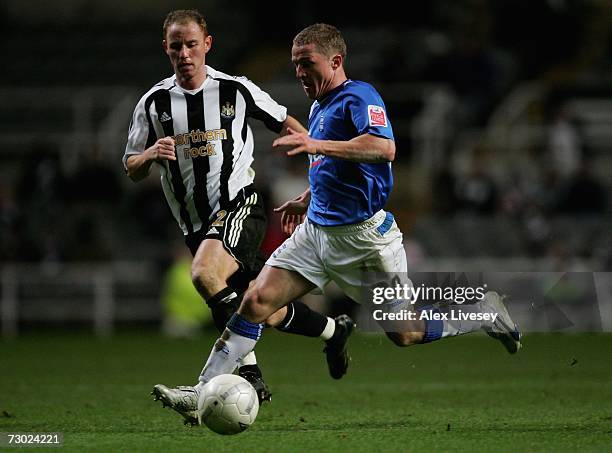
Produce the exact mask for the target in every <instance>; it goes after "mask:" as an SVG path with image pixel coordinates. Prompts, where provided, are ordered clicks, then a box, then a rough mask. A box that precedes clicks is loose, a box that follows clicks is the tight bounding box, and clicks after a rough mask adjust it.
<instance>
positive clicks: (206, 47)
mask: <svg viewBox="0 0 612 453" xmlns="http://www.w3.org/2000/svg"><path fill="white" fill-rule="evenodd" d="M211 47H212V36H211V35H207V36H206V38H204V52H205V53H208V51H209V50H210V48H211Z"/></svg>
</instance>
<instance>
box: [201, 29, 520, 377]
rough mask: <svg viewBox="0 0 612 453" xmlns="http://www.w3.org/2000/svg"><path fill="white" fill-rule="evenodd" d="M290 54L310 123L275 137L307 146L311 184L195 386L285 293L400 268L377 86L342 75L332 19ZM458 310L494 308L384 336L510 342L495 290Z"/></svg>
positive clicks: (229, 359) (410, 324)
mask: <svg viewBox="0 0 612 453" xmlns="http://www.w3.org/2000/svg"><path fill="white" fill-rule="evenodd" d="M291 54H292V61H293V64H294V65H295V71H296V76H297V78H298V80H299V81H300V83H301V84H302V87H303V89H304V91H305V92H306V95H307V96H308V97H309V98H310V99H313V100H314V102H313V105H312V108H311V111H310V116H309V120H308V127H309V133H308V134H306V133H302V132H298V131H292V130H290V129H289V130H288V134H287V135H285V136H284V137H280V138H278V139H276V140H275V142H274V146H276V147H281V148H284V149H288V151H287V154H288V155H290V156H292V155H296V154H300V153H306V154H308V157H309V162H310V168H309V182H310V188H309V189H308V190H307V191H306V192H304V194H302V195H301V196H300V197H298V198H297V199H295V200H292V201H289V202H287V203H285V204H284V205H282V206H281V207H279V208H278V209H277V211H278V212H281V213H282V220H281V221H282V223H283V228H284V229H285V231H287V232H292V233H293V234H292V235H291V237H290V238H289V239H287V240H286V241H285V242H284V243H283V244H282V245H281V246H280V247H279V248H278V249H277V250H276V251H275V252H274V253H273V254H272V256H271V257H270V258H269V259H268V261H267V262H266V266H265V267H264V269H263V270H262V271H261V273H260V274H259V276H258V277H257V279H256V280H255V283H254V284H253V285H252V286H251V288H250V289H249V290H248V291H247V293H246V295H245V297H244V299H243V301H242V304H241V306H240V308H239V310H238V312H237V313H236V314H235V315H234V316H233V317H232V318H231V319H230V321H229V322H228V323H227V327H226V329H225V331H224V333H223V334H222V336H221V338H219V340H217V342H216V343H215V346H214V348H213V350H212V352H211V354H210V357H209V359H208V362H207V363H206V365H205V367H204V369H203V370H202V373H201V375H200V378H199V380H200V384H198V386H199V387H200V388H202V387H203V385H204V384H205V383H206V382H208V381H209V380H210V379H211V378H213V377H214V376H217V375H219V374H224V373H231V372H232V371H233V370H234V368H235V366H236V363H237V360H240V358H241V357H243V356H244V355H245V354H247V353H248V352H249V351H251V350H252V349H253V348H254V347H255V344H256V343H257V340H258V339H259V337H260V335H261V332H262V328H263V324H262V323H263V322H264V321H265V319H266V318H267V317H268V316H269V315H270V314H271V313H273V312H274V311H276V310H278V309H279V308H281V307H283V306H284V305H286V304H287V303H289V302H290V301H291V300H294V299H296V298H298V297H300V296H302V295H304V294H306V293H308V292H310V291H311V290H313V289H315V288H317V287H318V288H320V289H322V288H324V287H325V286H326V285H327V284H328V283H329V282H330V281H334V282H335V283H337V284H338V286H339V287H340V288H341V289H342V290H343V291H344V292H345V293H346V294H347V295H348V296H350V297H351V298H352V299H354V300H356V301H358V302H366V301H364V300H362V299H363V298H364V292H363V291H362V285H363V272H364V271H377V272H386V273H406V272H407V265H406V254H405V251H404V248H403V245H402V233H401V232H400V230H399V228H398V227H397V224H396V223H395V220H394V218H393V215H392V214H391V213H390V212H385V211H384V206H385V203H386V201H387V198H388V197H389V193H390V192H391V188H392V186H393V175H392V170H391V162H392V161H393V160H394V158H395V142H394V138H393V131H392V128H391V123H390V121H389V118H388V116H387V112H386V109H385V104H384V102H383V100H382V98H381V96H380V95H379V94H378V92H377V91H376V90H375V89H374V87H373V86H372V85H370V84H368V83H365V82H360V81H356V80H351V79H349V78H347V76H346V73H345V70H344V60H345V58H346V44H345V42H344V39H343V37H342V35H341V34H340V32H339V31H338V30H337V29H336V28H335V27H333V26H331V25H326V24H315V25H311V26H309V27H307V28H305V29H304V30H302V31H301V32H300V33H299V34H298V35H297V36H296V37H295V38H294V40H293V47H292V51H291ZM304 214H306V215H305V216H304ZM302 221H303V223H302ZM294 229H295V231H293V230H294ZM370 302H371V301H370ZM436 310H438V309H436ZM462 310H463V311H466V310H467V311H473V312H476V313H491V314H493V313H497V314H498V316H496V317H495V318H494V319H496V321H490V320H487V319H486V318H488V317H478V318H479V320H475V321H472V320H466V321H462V322H461V323H459V324H457V323H454V324H451V323H448V322H445V321H444V320H440V319H432V320H429V321H428V320H426V319H425V320H420V319H415V320H407V321H405V322H404V324H403V325H402V328H394V329H392V330H394V331H388V332H387V336H388V337H389V338H390V339H391V340H392V341H393V342H394V343H395V344H397V345H399V346H409V345H413V344H419V343H427V342H431V341H435V340H438V339H440V338H443V337H447V336H452V335H459V334H463V333H468V332H472V331H477V330H484V331H486V332H487V333H489V334H490V335H491V336H493V337H495V338H497V339H499V340H501V342H502V343H503V345H504V346H505V347H506V349H507V350H508V351H509V352H511V353H514V352H516V351H517V350H518V348H519V347H520V333H519V332H518V328H517V327H516V325H515V323H514V322H513V321H512V319H511V318H510V316H509V314H508V312H507V310H506V308H505V307H504V304H503V302H502V300H501V297H499V295H497V294H496V293H493V292H489V293H487V294H486V297H485V298H483V300H482V301H480V302H479V303H476V304H473V305H470V306H464V307H462ZM483 318H485V319H483Z"/></svg>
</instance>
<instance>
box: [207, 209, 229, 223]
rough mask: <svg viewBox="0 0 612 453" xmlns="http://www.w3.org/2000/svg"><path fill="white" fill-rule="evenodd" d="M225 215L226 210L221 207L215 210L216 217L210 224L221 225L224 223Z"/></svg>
mask: <svg viewBox="0 0 612 453" xmlns="http://www.w3.org/2000/svg"><path fill="white" fill-rule="evenodd" d="M226 215H227V211H225V210H223V209H222V210H221V211H219V212H217V219H216V220H215V221H214V222H213V223H212V224H211V226H214V227H222V226H223V223H224V220H223V219H224V218H225V216H226Z"/></svg>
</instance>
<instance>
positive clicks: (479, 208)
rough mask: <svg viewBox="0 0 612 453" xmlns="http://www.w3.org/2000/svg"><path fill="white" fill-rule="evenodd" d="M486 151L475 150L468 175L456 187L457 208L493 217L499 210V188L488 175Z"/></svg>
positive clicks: (459, 179) (458, 181)
mask: <svg viewBox="0 0 612 453" xmlns="http://www.w3.org/2000/svg"><path fill="white" fill-rule="evenodd" d="M485 152H486V150H485V149H484V148H481V147H478V148H476V149H475V150H474V152H473V155H472V160H471V164H470V165H471V166H470V168H469V170H468V173H467V174H466V175H464V176H461V177H459V178H458V180H457V183H456V186H455V197H456V200H457V206H458V208H459V210H460V211H462V212H463V213H471V214H478V215H492V214H494V213H495V211H496V210H497V204H498V188H497V184H496V183H495V181H494V180H493V178H492V177H491V175H490V174H489V173H488V169H487V157H486V155H485V154H484V153H485Z"/></svg>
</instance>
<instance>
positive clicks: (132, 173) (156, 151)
mask: <svg viewBox="0 0 612 453" xmlns="http://www.w3.org/2000/svg"><path fill="white" fill-rule="evenodd" d="M162 160H176V152H175V149H174V138H172V137H163V138H160V139H159V140H157V141H156V142H155V143H154V144H153V146H151V147H150V148H147V149H145V150H144V151H143V152H142V154H133V155H131V156H130V157H128V159H127V161H126V163H125V165H126V169H127V174H128V176H129V177H130V179H131V180H132V181H134V182H137V181H140V180H142V179H144V178H146V177H147V176H148V174H149V172H150V170H151V164H153V162H161V161H162Z"/></svg>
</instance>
